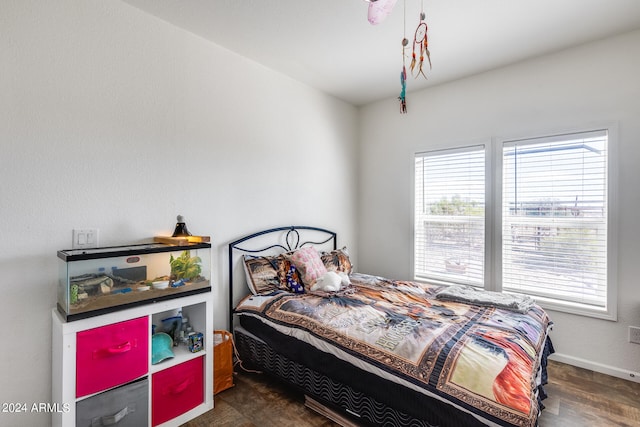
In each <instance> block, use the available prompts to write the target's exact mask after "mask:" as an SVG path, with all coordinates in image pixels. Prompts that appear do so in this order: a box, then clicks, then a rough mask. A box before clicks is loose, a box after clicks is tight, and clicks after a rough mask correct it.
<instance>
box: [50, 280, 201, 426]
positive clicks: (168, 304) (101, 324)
mask: <svg viewBox="0 0 640 427" xmlns="http://www.w3.org/2000/svg"><path fill="white" fill-rule="evenodd" d="M180 310H181V311H182V314H183V316H185V317H188V318H189V323H190V324H191V325H192V326H193V329H194V330H195V331H198V332H202V334H203V338H204V349H203V350H202V351H199V352H196V353H191V352H190V351H189V350H188V348H187V347H186V346H184V345H180V346H178V347H174V348H173V350H174V357H173V358H171V359H167V360H164V361H162V362H160V363H158V364H156V365H153V364H152V363H151V350H152V342H151V336H152V325H153V324H154V322H155V323H156V324H157V323H158V322H159V320H160V319H162V318H165V317H168V316H171V315H172V314H173V313H177V312H178V311H180ZM134 319H135V320H136V321H137V322H139V323H143V324H144V323H145V321H146V325H147V326H148V330H147V333H146V336H145V337H143V338H141V340H144V339H146V340H147V341H146V342H142V341H141V342H140V343H138V341H135V343H136V345H137V344H143V345H142V346H140V347H139V348H144V346H145V345H146V346H147V347H148V350H147V351H146V372H145V373H144V374H143V375H138V376H137V377H136V378H132V379H129V380H127V381H126V382H124V383H122V384H116V385H114V386H112V387H107V388H104V389H100V390H99V391H96V392H94V393H90V394H87V395H84V396H78V394H79V393H78V392H77V387H76V386H77V384H78V382H77V381H78V375H80V376H83V375H86V374H88V375H91V372H82V369H84V368H83V366H82V364H79V363H78V359H77V358H78V357H80V356H78V355H77V354H78V334H79V333H89V334H92V333H93V332H96V335H99V332H100V331H101V328H102V329H105V327H107V329H108V327H109V326H111V325H113V326H116V327H117V324H118V323H121V322H126V321H129V320H134ZM52 325H53V326H52V347H53V349H52V351H53V353H52V354H53V355H52V365H53V366H52V368H53V369H52V372H53V374H52V380H53V381H52V401H53V402H57V403H59V404H60V405H61V407H62V408H65V410H63V411H62V412H60V413H54V414H53V415H52V425H53V426H59V427H74V426H76V418H77V411H76V409H77V406H78V404H79V403H80V402H82V401H84V400H86V399H90V398H92V397H94V396H98V395H102V394H105V393H108V392H113V391H114V390H116V391H117V389H122V386H123V385H125V384H132V383H134V382H137V381H141V380H142V381H144V380H145V379H146V380H148V387H147V388H146V389H147V390H148V391H147V393H146V394H147V396H146V405H147V407H146V408H143V407H142V408H136V411H144V410H145V409H146V411H147V414H148V425H149V426H153V425H161V426H163V427H169V426H179V425H181V424H184V423H185V422H187V421H189V420H191V419H193V418H195V417H197V416H199V415H201V414H203V413H204V412H206V411H209V410H211V409H213V303H212V294H211V292H204V293H199V294H196V295H189V296H185V297H178V298H175V299H171V300H166V301H160V302H155V303H151V304H146V305H140V306H137V307H133V308H129V309H125V310H121V311H115V312H112V313H108V314H103V315H99V316H95V317H89V318H86V319H81V320H77V321H73V322H66V321H65V320H64V319H63V317H62V316H61V315H60V313H59V312H58V310H57V309H53V311H52ZM127 343H129V341H127ZM120 357H123V356H121V355H117V356H115V357H113V364H114V366H113V370H114V372H116V370H118V369H120V368H119V367H118V363H120V362H118V359H119V358H120ZM136 357H138V356H136ZM139 357H144V355H141V356H139ZM196 359H198V360H201V361H202V373H201V375H202V378H199V375H200V374H199V372H200V371H199V370H198V371H196V372H198V374H197V376H198V378H196V380H197V381H196V382H194V379H193V377H190V378H189V379H188V381H187V380H185V381H184V385H183V386H181V388H180V389H179V390H177V391H175V392H174V393H172V395H171V396H169V398H167V396H164V397H162V396H160V394H162V393H159V392H158V391H157V390H156V391H154V385H155V386H157V387H159V386H160V381H161V380H160V378H161V377H164V379H163V381H167V378H169V379H171V378H172V377H173V373H174V372H176V373H179V372H180V371H181V370H182V367H187V366H190V365H191V366H192V365H194V364H195V365H196V366H198V369H199V366H200V365H199V363H197V362H194V360H196ZM120 360H122V359H120ZM105 363H111V362H110V361H107V362H105ZM169 369H172V371H170V372H168V371H167V370H169ZM89 370H90V369H89ZM162 374H165V375H162ZM167 374H170V375H167ZM190 375H192V376H193V374H190ZM200 380H202V388H203V394H202V401H201V402H200V403H198V404H197V405H196V406H195V407H191V406H192V405H191V404H190V405H188V408H187V409H185V410H182V409H181V406H180V405H182V403H181V401H180V399H181V398H180V394H179V393H180V392H182V391H183V389H184V388H185V387H187V386H192V385H193V384H196V385H195V387H199V384H200ZM154 381H157V383H156V384H154ZM157 387H156V388H157ZM163 387H164V385H163ZM198 389H199V388H198ZM164 394H166V393H164ZM174 397H175V399H174ZM198 399H199V398H198ZM154 402H162V403H160V404H158V405H154ZM174 402H175V405H176V406H175V407H173V408H172V407H171V405H172V404H174ZM167 410H168V411H169V412H171V413H176V415H175V416H172V418H171V419H168V420H163V421H162V422H157V419H156V420H155V421H156V423H155V424H154V418H157V416H156V415H157V414H158V412H159V411H160V412H164V413H165V414H166V413H167ZM129 412H131V409H130V410H129ZM126 414H127V410H126V409H124V410H121V411H119V412H117V413H114V414H109V413H107V414H105V416H106V417H109V416H110V417H111V421H113V420H114V417H116V418H121V417H123V415H126ZM138 415H139V414H138ZM162 417H166V415H164V416H161V418H162Z"/></svg>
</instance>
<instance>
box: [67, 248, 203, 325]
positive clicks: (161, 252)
mask: <svg viewBox="0 0 640 427" xmlns="http://www.w3.org/2000/svg"><path fill="white" fill-rule="evenodd" d="M58 264H59V278H58V304H57V305H58V311H59V312H60V313H61V314H62V316H63V318H64V319H65V320H66V321H73V320H79V319H84V318H87V317H92V316H97V315H101V314H105V313H109V312H113V311H117V310H122V309H125V308H130V307H133V306H137V305H141V304H150V303H153V302H156V301H162V300H167V299H173V298H178V297H183V296H187V295H192V294H197V293H202V292H210V291H211V244H210V243H185V244H179V245H172V244H165V243H149V244H141V245H130V246H114V247H105V248H95V249H71V250H61V251H58Z"/></svg>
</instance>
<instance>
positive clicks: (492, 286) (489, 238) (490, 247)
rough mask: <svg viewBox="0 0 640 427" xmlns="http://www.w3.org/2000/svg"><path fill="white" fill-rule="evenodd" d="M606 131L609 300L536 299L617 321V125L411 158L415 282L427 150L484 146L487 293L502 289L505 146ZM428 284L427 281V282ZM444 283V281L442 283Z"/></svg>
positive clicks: (558, 308) (499, 140)
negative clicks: (596, 303) (421, 167)
mask: <svg viewBox="0 0 640 427" xmlns="http://www.w3.org/2000/svg"><path fill="white" fill-rule="evenodd" d="M598 130H605V131H607V135H608V143H607V147H608V148H607V150H608V168H607V173H608V176H607V186H608V188H607V198H608V209H607V297H606V306H605V307H604V308H598V307H593V306H588V305H585V304H579V303H572V302H569V301H561V300H555V299H550V298H543V297H539V296H536V297H535V299H536V301H537V302H538V303H539V304H540V305H541V306H542V307H543V308H545V309H548V310H554V311H560V312H565V313H571V314H577V315H583V316H589V317H595V318H600V319H605V320H611V321H616V320H617V297H618V293H617V280H618V278H617V259H618V252H617V244H618V198H617V197H618V173H617V170H618V152H617V147H618V128H617V124H616V123H604V124H595V125H588V126H579V127H574V128H565V129H561V130H555V131H552V132H548V131H546V132H536V133H534V132H531V133H528V134H525V135H518V136H515V137H493V138H491V139H490V141H487V140H484V141H483V142H477V141H476V142H468V143H458V144H445V145H441V146H438V147H433V148H429V149H428V150H420V151H416V152H415V153H413V155H412V166H411V177H412V180H411V182H412V190H413V191H412V193H411V236H412V239H411V257H412V259H411V273H412V277H413V278H414V280H419V281H420V280H422V281H425V280H424V279H420V278H417V277H416V271H415V261H416V260H415V259H414V256H415V255H414V254H415V252H414V251H415V224H414V221H415V179H416V176H415V170H414V169H415V166H414V165H415V158H416V155H418V154H419V153H423V152H425V151H436V150H441V149H451V148H456V147H465V146H470V145H484V146H485V154H486V158H485V168H486V169H485V180H486V184H485V198H486V200H485V263H484V265H485V274H484V279H485V286H484V288H485V289H486V290H491V291H498V292H499V291H501V290H502V178H503V177H502V166H503V165H502V156H503V143H505V142H508V141H514V140H526V139H534V138H540V137H544V136H545V135H549V136H553V135H562V134H572V133H583V132H589V131H598ZM426 281H428V280H426ZM440 283H442V282H440Z"/></svg>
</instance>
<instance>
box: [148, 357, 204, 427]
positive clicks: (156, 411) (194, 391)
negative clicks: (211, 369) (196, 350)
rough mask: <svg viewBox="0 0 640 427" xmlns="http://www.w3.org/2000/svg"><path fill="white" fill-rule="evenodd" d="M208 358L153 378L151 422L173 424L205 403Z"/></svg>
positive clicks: (166, 371) (186, 363)
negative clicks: (172, 421) (185, 413)
mask: <svg viewBox="0 0 640 427" xmlns="http://www.w3.org/2000/svg"><path fill="white" fill-rule="evenodd" d="M203 369H204V357H198V358H195V359H192V360H190V361H188V362H184V363H181V364H179V365H176V366H174V367H172V368H168V369H165V370H163V371H160V372H157V373H155V374H153V377H152V386H151V389H152V393H153V395H152V400H151V401H152V407H151V421H152V424H153V425H154V426H156V425H158V424H162V423H164V422H166V421H169V420H171V419H173V418H175V417H177V416H178V415H180V414H182V413H184V412H187V411H189V410H191V409H193V408H195V407H196V406H198V405H200V404H201V403H203V402H204V375H203V372H204V371H203Z"/></svg>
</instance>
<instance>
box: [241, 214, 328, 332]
mask: <svg viewBox="0 0 640 427" xmlns="http://www.w3.org/2000/svg"><path fill="white" fill-rule="evenodd" d="M301 232H302V233H303V236H302V237H301ZM304 232H308V234H310V235H311V236H310V237H314V239H315V240H306V238H305V240H303V237H304V235H305V233H304ZM263 236H266V237H265V239H266V242H268V243H265V239H258V238H260V237H263ZM252 240H253V242H252ZM270 240H271V242H269V241H270ZM257 242H260V245H258V244H257ZM330 242H333V249H334V250H335V249H337V241H336V233H335V232H333V231H330V230H326V229H324V228H318V227H309V226H306V225H290V226H287V227H277V228H270V229H268V230H262V231H258V232H257V233H253V234H250V235H248V236H245V237H242V238H240V239H238V240H236V241H233V242H231V243H229V329H230V331H231V332H233V311H234V307H235V302H234V298H233V268H234V256H233V255H234V253H235V252H238V253H242V254H263V253H266V252H268V251H271V250H276V251H282V252H290V251H293V250H295V249H298V248H301V247H303V246H305V245H324V244H330ZM254 245H255V246H254Z"/></svg>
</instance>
